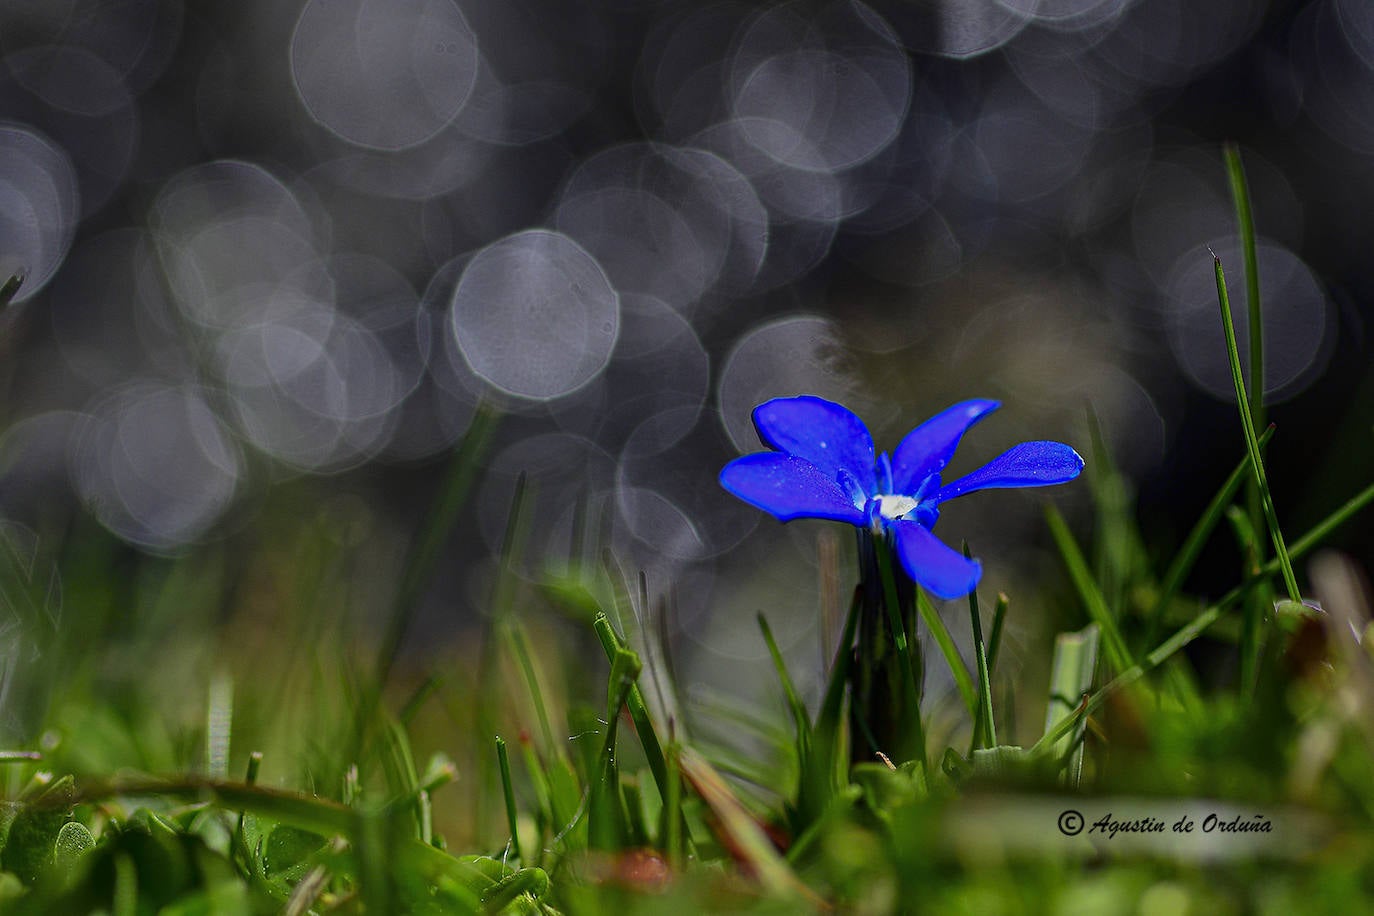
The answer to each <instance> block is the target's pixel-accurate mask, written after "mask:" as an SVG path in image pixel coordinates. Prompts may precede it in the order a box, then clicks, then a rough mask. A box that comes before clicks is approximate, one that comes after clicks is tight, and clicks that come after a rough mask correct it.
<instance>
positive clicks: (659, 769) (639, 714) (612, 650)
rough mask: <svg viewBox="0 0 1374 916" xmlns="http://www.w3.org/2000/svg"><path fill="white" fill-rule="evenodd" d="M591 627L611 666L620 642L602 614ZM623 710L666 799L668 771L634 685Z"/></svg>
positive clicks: (655, 782)
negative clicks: (627, 714) (627, 715)
mask: <svg viewBox="0 0 1374 916" xmlns="http://www.w3.org/2000/svg"><path fill="white" fill-rule="evenodd" d="M592 627H593V629H595V630H596V636H597V638H598V639H599V640H601V648H602V649H603V650H605V652H606V660H607V661H608V662H612V663H614V662H615V658H616V653H617V652H619V651H621V650H622V649H624V648H625V643H624V641H622V640H621V638H620V637H619V636H618V635H617V634H616V632H615V629H614V628H613V627H612V626H611V622H610V621H609V620H608V619H607V618H606V615H605V614H597V615H596V620H595V622H594V623H593V624H592ZM625 707H626V709H628V710H629V711H630V720H631V721H632V722H634V724H635V734H636V735H637V736H638V737H639V743H640V745H641V746H642V747H643V748H644V759H645V760H646V761H647V762H648V764H649V772H650V773H652V774H653V777H654V785H656V786H657V787H658V791H659V794H660V797H662V798H667V797H668V767H667V765H666V764H665V762H664V760H663V746H662V745H661V744H660V743H659V740H658V732H657V731H655V729H654V723H653V720H652V719H650V718H649V707H648V706H647V705H645V703H644V693H643V692H642V691H641V690H640V688H639V685H638V684H634V683H632V684H631V685H630V689H629V694H628V695H627V696H626V698H625Z"/></svg>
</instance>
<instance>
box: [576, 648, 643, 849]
mask: <svg viewBox="0 0 1374 916" xmlns="http://www.w3.org/2000/svg"><path fill="white" fill-rule="evenodd" d="M641 668H642V665H641V663H640V660H639V656H638V655H636V654H635V653H634V652H632V651H631V650H629V649H625V648H621V649H617V650H616V653H615V658H613V659H612V660H611V674H610V678H609V680H608V683H607V685H606V734H605V737H604V738H603V739H602V742H601V750H600V753H599V754H598V756H597V768H596V772H595V773H592V774H588V775H589V777H590V780H591V785H590V786H589V791H588V797H587V843H588V846H589V847H590V848H592V849H601V850H615V849H620V848H621V847H622V846H624V845H625V843H626V841H627V839H628V836H629V834H628V826H627V817H626V814H625V810H624V805H623V802H622V800H621V795H620V769H619V766H618V765H617V763H616V756H617V755H616V736H617V734H618V733H619V729H618V725H619V723H620V710H621V707H623V706H624V705H625V701H626V700H627V699H628V698H629V695H630V690H631V689H632V688H633V687H634V686H635V680H636V679H637V678H638V677H639V672H640V670H641Z"/></svg>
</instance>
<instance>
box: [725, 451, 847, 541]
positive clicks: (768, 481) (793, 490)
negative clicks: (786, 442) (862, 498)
mask: <svg viewBox="0 0 1374 916" xmlns="http://www.w3.org/2000/svg"><path fill="white" fill-rule="evenodd" d="M720 485H721V486H722V487H724V488H725V489H727V490H729V491H730V492H731V493H733V494H735V495H736V496H738V497H739V498H740V499H742V500H744V501H745V502H747V503H749V504H751V505H754V506H758V507H759V508H760V509H762V510H764V511H765V512H771V513H772V514H773V515H775V516H777V518H778V521H782V522H790V521H791V520H792V519H794V518H828V519H833V520H835V521H837V522H848V523H849V524H851V525H864V524H867V520H866V519H865V517H864V513H863V511H862V510H861V509H860V508H859V507H858V506H856V505H854V500H853V498H852V497H850V495H849V494H848V493H846V492H845V491H844V490H843V489H842V488H841V487H840V485H839V483H837V482H836V481H835V479H834V478H832V477H828V476H826V474H825V473H824V472H823V471H821V470H820V469H819V468H817V467H816V466H815V465H813V464H812V463H811V462H809V461H805V460H803V459H801V458H794V457H792V456H791V455H781V454H778V453H777V452H760V453H758V454H757V455H745V456H744V457H743V458H736V459H735V460H734V461H732V462H730V463H729V464H727V465H726V466H725V468H724V470H722V471H721V472H720Z"/></svg>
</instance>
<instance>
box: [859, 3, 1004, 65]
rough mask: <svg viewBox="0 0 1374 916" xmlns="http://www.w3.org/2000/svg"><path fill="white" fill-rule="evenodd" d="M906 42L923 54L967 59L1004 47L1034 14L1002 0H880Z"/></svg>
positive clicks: (882, 10) (894, 26)
mask: <svg viewBox="0 0 1374 916" xmlns="http://www.w3.org/2000/svg"><path fill="white" fill-rule="evenodd" d="M874 6H876V7H877V9H878V12H880V13H882V14H883V15H884V16H886V17H887V18H888V21H889V22H891V23H892V26H893V28H895V29H896V30H897V34H898V35H900V36H901V38H902V42H903V44H905V45H906V46H907V47H908V48H910V49H911V50H912V51H915V52H917V53H920V54H935V55H938V56H940V57H952V58H955V59H956V60H966V59H968V58H971V57H978V56H979V55H982V54H986V53H988V52H989V51H994V50H996V49H997V48H1000V47H1002V46H1003V45H1005V44H1006V43H1007V42H1009V41H1011V40H1012V39H1013V38H1015V37H1016V36H1017V34H1019V33H1020V32H1021V30H1023V29H1024V28H1025V27H1026V26H1027V25H1029V24H1030V21H1031V17H1030V16H1029V15H1027V14H1026V13H1025V12H1022V11H1021V10H1017V9H1012V8H1010V4H1007V3H1003V2H1000V0H937V2H921V3H911V2H909V0H878V2H875V3H874Z"/></svg>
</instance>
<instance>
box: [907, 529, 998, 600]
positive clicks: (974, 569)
mask: <svg viewBox="0 0 1374 916" xmlns="http://www.w3.org/2000/svg"><path fill="white" fill-rule="evenodd" d="M891 525H892V529H893V531H894V532H895V533H896V536H897V555H898V556H900V557H901V558H902V566H903V567H904V568H905V569H906V572H907V575H909V576H911V578H912V579H914V580H916V582H918V583H919V584H920V585H922V586H924V587H925V588H926V589H927V590H929V591H930V592H932V593H933V594H936V595H939V596H940V597H941V598H959V597H961V596H963V595H967V594H968V593H969V592H971V591H973V589H974V587H975V586H977V585H978V579H979V578H980V577H981V576H982V575H983V567H982V565H981V564H979V562H978V561H977V560H970V559H968V558H966V557H965V556H964V555H963V554H961V553H959V552H958V551H956V550H953V549H952V548H950V547H949V546H947V545H946V544H945V543H944V542H943V541H941V540H940V539H939V538H937V537H936V536H935V535H933V534H931V533H930V530H929V529H927V528H926V527H924V526H923V525H921V524H919V523H917V522H912V521H895V522H892V523H891Z"/></svg>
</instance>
